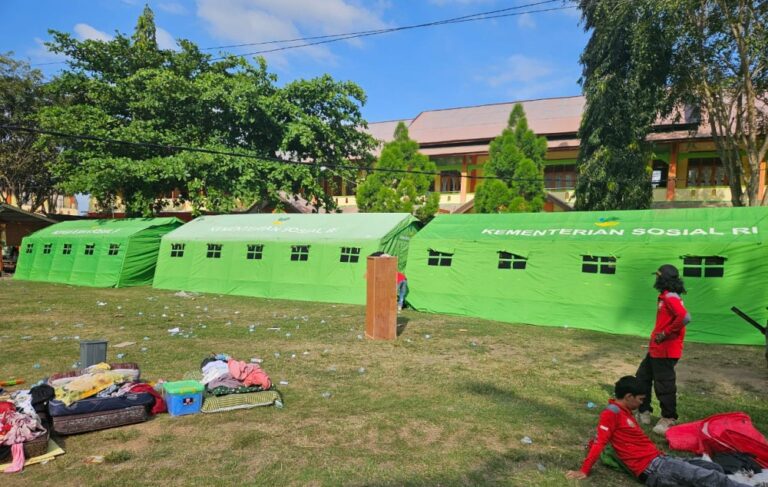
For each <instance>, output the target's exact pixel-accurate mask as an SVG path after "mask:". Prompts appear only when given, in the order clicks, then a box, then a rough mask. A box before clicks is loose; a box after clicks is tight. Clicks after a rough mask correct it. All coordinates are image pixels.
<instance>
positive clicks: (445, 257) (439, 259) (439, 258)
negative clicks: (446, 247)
mask: <svg viewBox="0 0 768 487" xmlns="http://www.w3.org/2000/svg"><path fill="white" fill-rule="evenodd" d="M451 262H453V254H448V253H446V252H438V251H436V250H430V251H429V259H427V265H433V266H438V267H451Z"/></svg>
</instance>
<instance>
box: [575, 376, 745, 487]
mask: <svg viewBox="0 0 768 487" xmlns="http://www.w3.org/2000/svg"><path fill="white" fill-rule="evenodd" d="M614 396H615V398H616V399H611V400H610V401H609V402H608V407H606V408H605V410H603V412H602V413H600V420H599V422H598V424H597V435H596V436H595V438H594V439H592V440H591V441H590V442H589V451H588V453H587V457H586V458H585V459H584V463H582V465H581V469H579V470H569V471H568V472H566V474H565V476H566V478H569V479H578V480H580V479H585V478H587V476H588V475H589V472H590V471H591V470H592V466H593V465H594V464H595V462H596V461H597V459H598V458H600V454H601V453H602V451H603V449H604V448H605V446H606V445H607V444H608V443H610V444H611V446H612V447H613V449H614V451H615V452H616V456H617V457H619V460H621V462H622V463H623V464H624V465H625V466H626V467H627V468H628V469H629V470H630V471H631V472H632V473H633V474H634V475H635V476H636V477H637V478H638V479H639V480H641V481H642V482H644V483H645V485H648V486H651V487H673V486H700V487H744V484H741V483H738V482H735V481H733V480H731V479H729V478H728V476H727V475H725V474H724V473H722V472H719V471H717V470H710V469H707V468H704V467H700V466H698V465H693V464H691V463H688V462H686V461H684V460H682V459H680V458H675V457H670V456H666V455H664V453H662V452H661V451H660V450H659V449H658V448H656V445H655V444H654V443H653V442H652V441H651V440H650V439H649V438H648V436H647V435H646V434H645V433H644V432H643V429H642V428H641V427H640V425H638V424H637V422H636V421H635V417H634V415H633V412H634V411H635V410H636V409H637V408H639V407H640V405H641V404H642V403H643V402H644V401H645V399H646V395H645V393H644V385H643V384H642V383H641V382H640V381H639V380H638V379H637V378H636V377H633V376H631V375H628V376H625V377H622V378H621V379H619V380H618V382H616V384H615V385H614Z"/></svg>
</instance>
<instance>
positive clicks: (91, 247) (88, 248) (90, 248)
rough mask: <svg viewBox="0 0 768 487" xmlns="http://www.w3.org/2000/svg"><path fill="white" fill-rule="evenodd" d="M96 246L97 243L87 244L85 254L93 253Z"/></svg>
mask: <svg viewBox="0 0 768 487" xmlns="http://www.w3.org/2000/svg"><path fill="white" fill-rule="evenodd" d="M95 248H96V244H85V252H84V253H85V255H93V250H94V249H95Z"/></svg>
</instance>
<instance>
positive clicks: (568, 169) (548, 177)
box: [544, 164, 577, 190]
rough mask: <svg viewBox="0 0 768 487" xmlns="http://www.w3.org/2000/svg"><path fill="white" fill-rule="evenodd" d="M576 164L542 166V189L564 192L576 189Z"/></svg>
mask: <svg viewBox="0 0 768 487" xmlns="http://www.w3.org/2000/svg"><path fill="white" fill-rule="evenodd" d="M576 175H577V172H576V164H555V165H551V166H544V187H545V188H546V189H556V190H566V189H573V188H575V187H576Z"/></svg>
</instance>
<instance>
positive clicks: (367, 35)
mask: <svg viewBox="0 0 768 487" xmlns="http://www.w3.org/2000/svg"><path fill="white" fill-rule="evenodd" d="M570 8H575V7H553V8H545V9H539V10H528V11H525V12H515V13H507V14H499V15H492V16H486V17H477V18H471V19H464V20H452V21H440V22H434V23H430V24H421V25H418V26H410V27H393V28H391V29H381V30H377V31H370V32H368V33H362V34H349V35H346V36H344V37H335V38H333V39H326V40H321V41H317V42H308V43H305V44H296V45H293V46H282V47H276V48H273V49H262V50H260V51H253V52H246V53H242V54H237V56H243V57H245V56H255V55H258V54H268V53H272V52H279V51H287V50H289V49H298V48H301V47H310V46H317V45H320V44H330V43H332V42H339V41H344V40H348V39H357V38H361V37H370V36H375V35H381V34H389V33H392V32H398V31H401V30H408V29H415V28H420V27H435V26H438V25H447V24H460V23H464V22H474V21H476V20H490V19H498V18H503V17H514V16H519V15H525V14H532V13H541V12H552V11H556V10H565V9H570ZM226 58H227V56H221V57H217V58H213V59H212V61H220V60H222V59H226Z"/></svg>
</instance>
